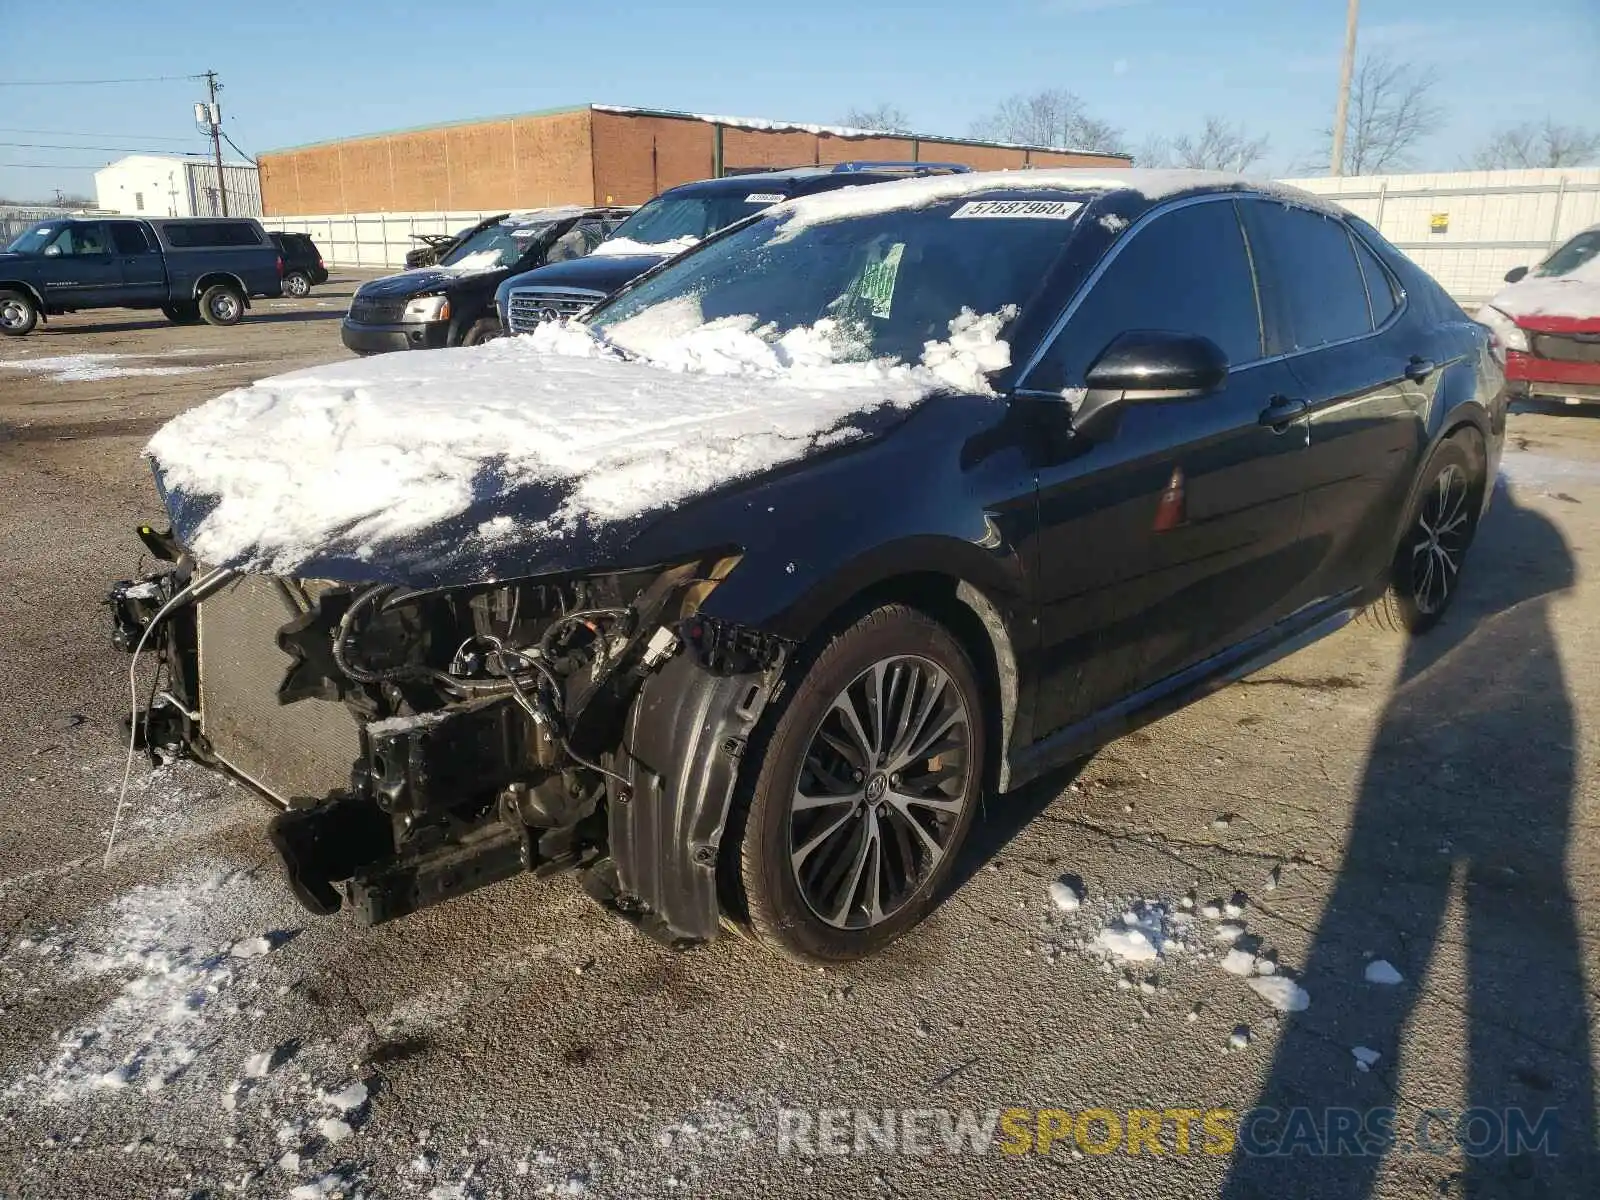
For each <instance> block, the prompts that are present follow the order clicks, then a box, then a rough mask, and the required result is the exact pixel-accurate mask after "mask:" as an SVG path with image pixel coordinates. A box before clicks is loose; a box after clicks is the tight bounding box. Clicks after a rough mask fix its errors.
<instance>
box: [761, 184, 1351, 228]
mask: <svg viewBox="0 0 1600 1200" xmlns="http://www.w3.org/2000/svg"><path fill="white" fill-rule="evenodd" d="M1206 188H1235V189H1247V190H1250V191H1255V192H1261V193H1263V194H1266V195H1270V196H1274V197H1277V198H1279V199H1282V200H1288V201H1293V202H1294V203H1296V204H1300V205H1304V206H1305V207H1308V208H1314V209H1317V210H1318V211H1321V212H1326V213H1330V214H1333V215H1343V213H1344V209H1342V208H1340V207H1339V206H1338V205H1337V204H1334V203H1332V202H1330V201H1328V200H1326V199H1324V198H1323V197H1321V196H1314V195H1312V194H1311V193H1310V192H1303V191H1301V190H1300V189H1299V188H1293V187H1287V186H1285V185H1284V184H1281V183H1268V182H1263V181H1258V180H1253V179H1247V178H1245V177H1244V176H1242V175H1233V174H1229V173H1228V172H1225V171H1189V170H1154V169H1145V168H1129V169H1127V170H1111V171H1102V170H1095V169H1092V168H1084V167H1061V168H1056V169H1052V170H1041V171H982V172H976V173H973V174H970V175H934V176H926V177H921V178H916V179H897V180H893V181H891V182H889V183H875V184H873V185H871V186H870V187H859V188H843V189H841V190H839V191H836V192H824V193H822V194H820V195H815V196H802V197H799V198H797V199H794V200H790V201H789V202H788V203H787V204H785V205H783V206H782V207H781V208H775V209H773V210H772V211H773V213H774V215H779V216H780V217H781V216H782V215H783V214H785V213H787V214H788V216H787V217H786V218H785V219H784V225H783V235H784V236H786V237H792V236H794V234H796V233H798V232H799V231H800V230H802V229H805V228H807V227H809V226H811V225H820V224H823V223H825V222H828V221H844V220H848V219H850V218H851V217H863V216H874V215H876V214H878V213H886V212H894V211H895V210H897V209H912V208H926V207H928V206H929V205H932V204H939V203H941V202H943V201H945V200H954V199H958V198H960V197H962V196H970V195H973V194H974V193H977V192H991V191H1017V192H1031V191H1062V192H1112V191H1131V192H1137V193H1138V194H1139V195H1141V196H1143V197H1144V198H1145V199H1147V200H1159V199H1162V198H1164V197H1167V196H1176V195H1181V194H1182V193H1184V192H1191V191H1197V190H1201V189H1206Z"/></svg>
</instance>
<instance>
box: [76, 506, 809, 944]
mask: <svg viewBox="0 0 1600 1200" xmlns="http://www.w3.org/2000/svg"><path fill="white" fill-rule="evenodd" d="M140 535H141V537H142V539H143V540H144V542H145V544H146V546H147V547H148V548H149V549H150V550H151V551H152V552H153V553H155V554H156V555H157V557H158V558H162V559H165V560H166V562H167V563H168V566H167V567H166V569H164V570H162V571H160V572H157V573H155V574H153V575H151V576H149V577H148V578H145V579H141V580H138V581H131V582H125V583H121V584H118V585H116V587H114V588H113V589H112V591H111V593H110V596H109V597H108V601H107V602H108V604H109V605H110V607H111V610H112V620H113V639H114V641H115V642H116V644H117V645H119V646H121V647H123V648H124V649H128V650H130V651H138V650H139V649H141V648H146V647H148V648H151V649H153V650H154V651H155V652H156V658H157V663H158V665H157V677H156V684H155V686H154V688H153V689H152V691H151V693H150V694H151V697H152V700H151V702H150V704H149V705H148V707H146V708H144V709H142V710H141V711H139V712H137V713H135V714H134V717H133V720H134V722H135V744H136V745H140V746H142V747H144V748H145V749H146V750H147V751H149V752H150V753H151V754H152V755H157V756H174V755H183V756H188V757H192V758H194V759H196V760H198V761H199V762H201V763H204V764H206V765H208V766H212V767H215V768H218V769H221V770H225V771H227V772H228V773H230V774H232V775H234V776H236V777H238V778H239V779H241V780H243V781H245V782H246V783H248V784H249V785H250V786H251V787H253V788H254V789H256V790H257V791H259V792H261V793H262V794H264V795H266V796H267V797H268V798H270V799H271V800H273V801H274V802H275V803H276V804H277V805H279V806H280V807H281V809H282V811H281V812H280V813H279V814H278V815H277V816H275V817H274V819H273V821H272V825H271V839H272V842H273V844H274V846H275V847H276V848H277V850H278V853H279V854H280V856H281V857H282V859H283V863H284V867H285V870H286V873H287V876H288V879H289V882H290V885H291V887H292V888H293V889H294V892H295V894H296V896H297V897H298V898H299V899H300V900H301V902H302V903H303V904H305V905H306V907H308V908H310V909H311V910H312V911H314V912H318V913H323V914H327V913H332V912H335V911H337V910H338V909H339V908H340V907H342V906H343V905H346V904H348V905H349V906H350V907H351V908H353V909H354V910H355V911H356V912H357V913H358V914H359V915H360V917H361V918H362V919H363V920H365V921H367V922H370V923H377V922H382V921H387V920H391V919H393V918H396V917H400V916H404V915H406V914H407V913H411V912H414V911H416V910H418V909H421V908H424V907H427V906H428V905H431V904H435V903H438V902H440V901H443V900H446V899H449V898H450V897H453V896H457V895H460V894H462V893H464V892H467V891H470V890H472V889H474V888H477V887H480V886H482V885H484V884H487V883H492V882H495V881H497V880H501V879H506V878H509V877H510V876H513V875H517V874H520V873H523V872H527V871H532V872H535V873H540V874H543V873H548V872H552V871H556V870H561V869H565V868H577V869H580V870H581V871H583V873H584V875H585V880H584V882H585V888H586V890H587V891H588V892H589V893H590V894H591V895H593V896H594V897H595V898H596V899H598V900H600V901H602V902H603V903H605V904H606V905H607V906H608V907H610V908H611V909H612V910H613V911H615V912H616V913H618V914H619V915H621V916H624V917H626V918H627V919H629V920H630V921H631V922H633V923H634V924H636V925H637V926H639V927H640V928H641V929H643V930H644V931H645V932H647V933H649V934H651V935H653V936H655V937H658V938H660V939H661V940H664V941H667V942H669V943H673V944H683V943H692V942H696V941H701V940H705V939H708V938H710V937H712V936H714V935H715V933H716V930H717V927H718V923H719V918H720V910H719V905H718V901H717V889H716V865H717V858H718V845H719V842H720V837H721V831H722V827H723V824H724V822H725V820H726V816H727V811H728V806H729V803H730V801H731V799H732V796H733V791H734V786H735V782H736V778H737V771H738V764H739V757H740V754H741V752H742V749H743V746H744V742H745V739H746V738H747V737H748V736H749V733H750V731H751V729H752V728H753V727H754V725H755V722H756V720H757V719H758V718H759V716H760V714H761V711H762V709H763V708H764V707H765V705H766V703H767V700H768V698H769V697H770V695H771V694H772V691H773V688H774V685H775V683H776V681H777V678H778V674H779V672H780V671H781V669H782V667H783V664H784V662H785V659H786V657H787V656H788V654H789V651H790V649H791V647H790V646H789V644H788V643H786V642H784V641H783V640H781V639H779V638H776V637H772V636H770V635H767V634H763V633H760V632H758V631H755V630H750V629H746V628H744V627H741V626H736V625H733V624H731V623H729V622H726V621H717V620H713V619H710V618H708V617H705V616H703V615H701V613H700V607H701V605H702V603H703V602H704V601H705V599H706V597H707V596H709V595H710V593H711V592H712V590H713V589H715V588H716V587H717V585H718V584H719V583H720V582H721V581H722V580H723V578H725V577H726V575H727V574H728V573H729V572H730V571H731V570H732V569H733V568H734V567H735V565H736V564H737V562H738V558H737V556H735V555H730V554H724V553H720V552H713V553H708V554H706V555H704V556H702V557H699V558H696V559H694V560H692V561H685V562H679V563H674V564H672V565H669V566H665V567H660V566H657V567H651V568H647V569H639V570H625V571H614V572H608V573H584V574H566V575H552V576H544V577H539V578H535V579H529V580H521V581H513V582H506V583H501V582H496V583H485V584H477V585H470V586H460V587H447V588H427V589H416V588H409V587H405V586H399V585H390V584H380V585H375V586H366V585H351V584H348V583H342V582H328V581H319V580H312V579H289V578H280V577H273V576H264V575H251V574H241V573H236V572H232V571H211V572H205V571H202V570H200V569H199V568H197V566H196V565H195V564H194V563H193V562H192V561H191V560H190V559H189V558H188V556H187V555H185V554H184V553H183V552H182V550H181V548H180V547H179V546H177V545H176V543H175V542H174V541H173V539H172V538H171V536H170V535H168V534H157V533H155V532H154V531H153V530H151V529H149V528H145V529H141V531H140Z"/></svg>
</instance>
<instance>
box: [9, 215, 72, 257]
mask: <svg viewBox="0 0 1600 1200" xmlns="http://www.w3.org/2000/svg"><path fill="white" fill-rule="evenodd" d="M60 228H61V223H60V222H59V221H55V222H49V221H47V222H45V223H44V224H42V225H34V226H32V227H31V228H28V229H24V230H23V231H22V232H21V233H19V234H18V235H17V236H16V237H14V238H12V239H11V244H10V245H9V246H7V247H6V249H7V250H11V251H14V252H16V253H18V254H38V253H39V252H40V251H41V250H43V249H44V248H45V246H47V245H48V244H49V243H50V239H51V238H53V237H54V236H55V235H56V231H57V230H59V229H60Z"/></svg>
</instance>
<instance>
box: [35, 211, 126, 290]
mask: <svg viewBox="0 0 1600 1200" xmlns="http://www.w3.org/2000/svg"><path fill="white" fill-rule="evenodd" d="M44 256H45V258H46V260H47V262H48V265H47V266H46V267H45V268H44V271H43V273H42V274H43V279H42V282H43V284H44V298H45V303H47V304H51V305H56V304H59V305H61V306H62V307H64V308H74V307H79V306H81V307H85V308H88V307H91V306H94V305H107V304H116V303H117V296H116V293H117V291H118V289H120V287H121V286H122V268H121V266H120V265H119V264H118V263H117V260H116V258H115V257H114V256H113V255H112V253H111V242H110V239H109V238H108V237H107V235H106V228H105V225H104V224H102V223H101V222H99V221H69V222H67V223H66V224H65V225H63V226H62V228H61V232H60V233H58V234H56V236H55V237H54V238H53V239H52V240H51V241H50V242H49V244H48V245H46V246H45V248H44Z"/></svg>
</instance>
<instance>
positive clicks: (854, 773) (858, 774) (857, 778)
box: [850, 771, 866, 783]
mask: <svg viewBox="0 0 1600 1200" xmlns="http://www.w3.org/2000/svg"><path fill="white" fill-rule="evenodd" d="M850 774H851V775H852V776H853V777H854V778H855V781H856V782H857V783H860V782H861V781H862V780H863V779H865V778H866V776H864V775H863V774H862V773H861V772H860V771H852V772H850Z"/></svg>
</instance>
